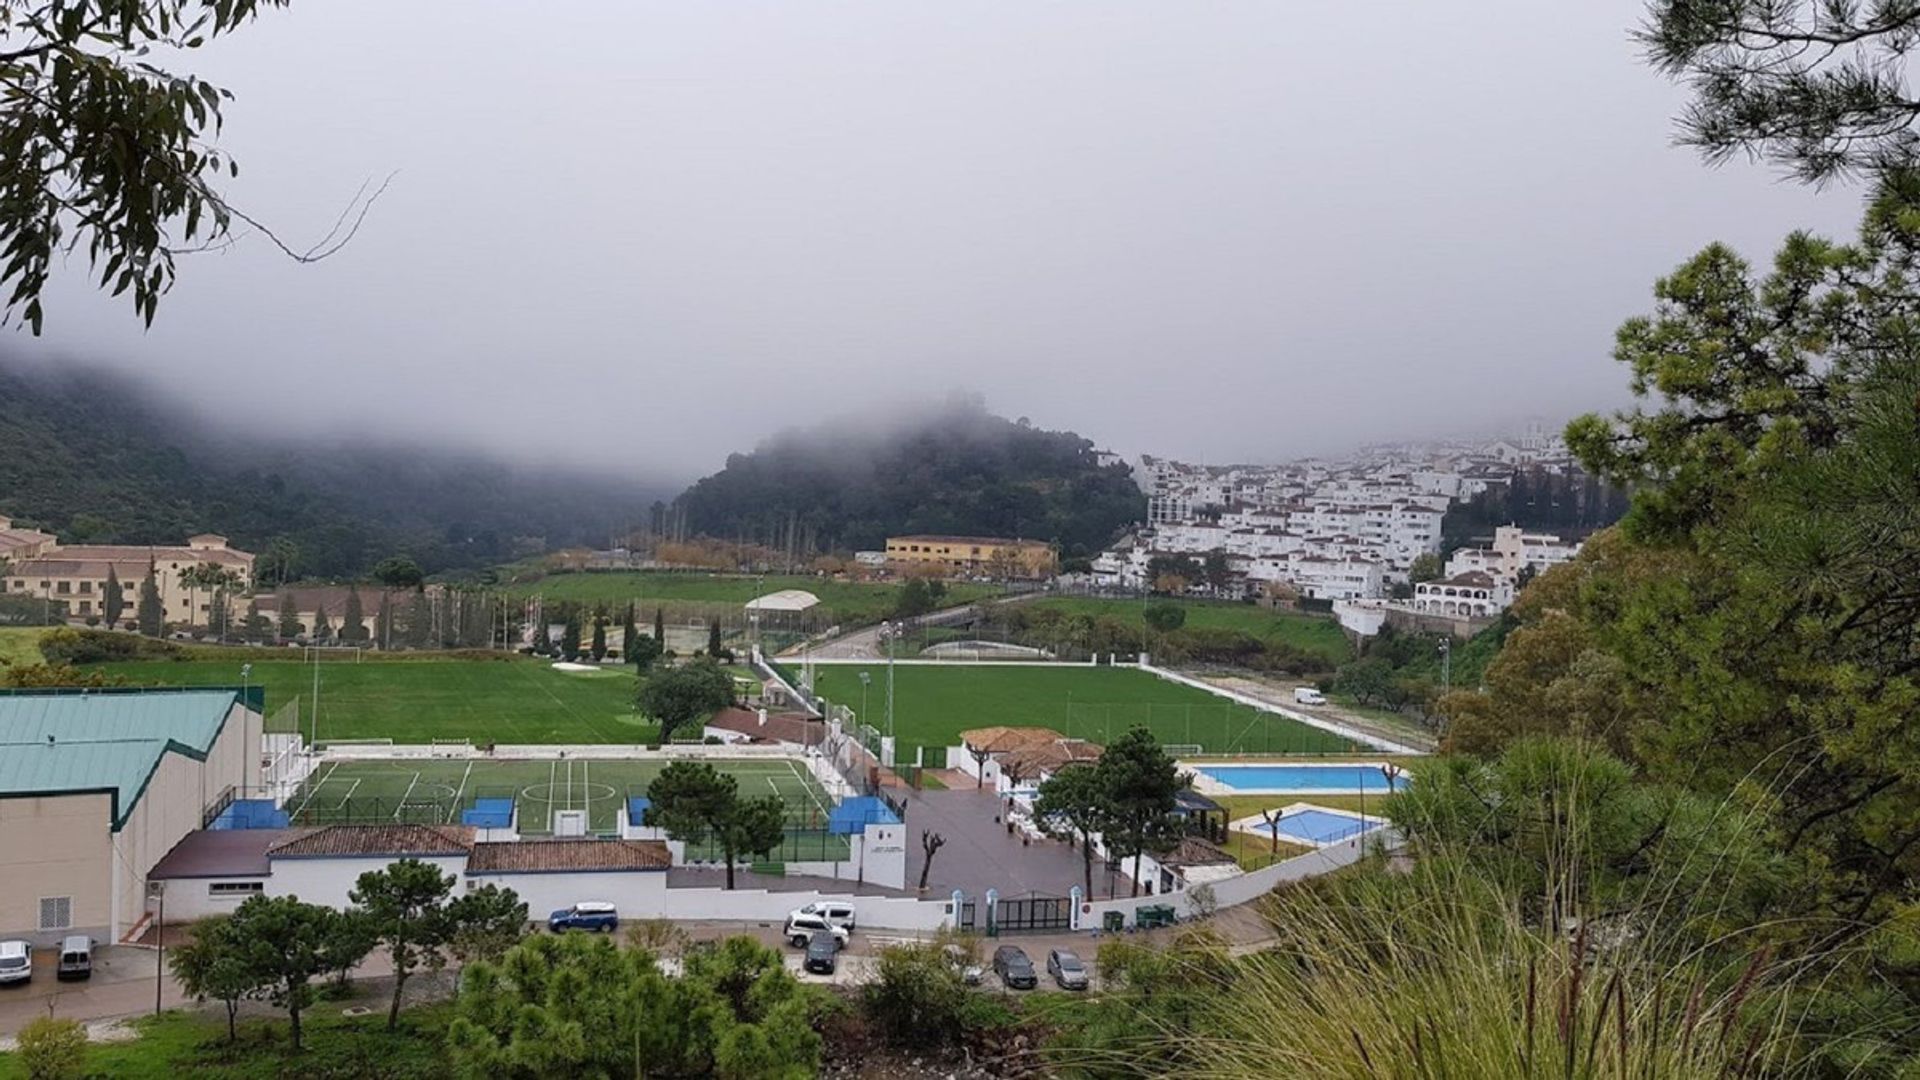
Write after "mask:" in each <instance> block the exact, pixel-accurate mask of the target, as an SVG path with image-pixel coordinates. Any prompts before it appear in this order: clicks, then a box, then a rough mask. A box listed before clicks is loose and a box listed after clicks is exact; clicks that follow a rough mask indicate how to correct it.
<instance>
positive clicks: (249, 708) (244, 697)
mask: <svg viewBox="0 0 1920 1080" xmlns="http://www.w3.org/2000/svg"><path fill="white" fill-rule="evenodd" d="M252 677H253V665H252V664H241V665H240V708H241V718H240V797H241V798H246V795H247V771H248V770H247V729H248V728H250V727H252V726H253V724H252V723H251V721H250V720H249V719H248V718H247V715H246V714H248V713H251V712H253V696H252V694H251V693H250V691H251V689H252V684H251V682H250V681H249V680H251V679H252ZM260 711H261V713H262V717H261V719H262V722H263V723H264V721H265V713H266V710H265V709H264V708H263V709H261V710H260ZM262 734H265V732H264V731H263V732H262Z"/></svg>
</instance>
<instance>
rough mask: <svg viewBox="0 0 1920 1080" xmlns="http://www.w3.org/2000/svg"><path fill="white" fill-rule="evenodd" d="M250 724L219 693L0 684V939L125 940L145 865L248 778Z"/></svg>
mask: <svg viewBox="0 0 1920 1080" xmlns="http://www.w3.org/2000/svg"><path fill="white" fill-rule="evenodd" d="M260 731H261V728H260V713H259V711H258V709H257V707H255V708H249V707H248V705H247V703H245V702H243V701H242V700H241V692H240V691H238V690H232V689H227V690H209V689H193V690H128V691H121V690H89V691H77V690H75V691H36V692H32V693H26V692H16V693H0V937H24V938H28V939H30V940H33V941H35V942H40V943H52V942H55V941H57V940H58V939H59V938H61V937H62V936H64V935H67V934H86V935H88V936H90V937H93V938H95V939H97V940H100V941H104V942H117V941H120V940H121V939H122V938H123V937H126V936H128V935H129V934H130V933H131V932H132V931H134V930H135V928H136V927H138V926H139V925H140V923H141V921H142V919H143V918H144V917H145V916H146V915H147V914H148V912H149V904H148V896H147V872H148V871H149V870H151V869H152V868H153V866H154V864H156V863H158V862H159V861H160V859H161V857H162V856H164V855H165V854H166V853H167V852H168V851H169V850H170V849H171V848H172V847H173V846H174V845H175V844H177V843H179V841H180V840H181V838H183V837H185V836H186V835H187V834H188V833H190V832H193V831H194V830H196V829H198V828H200V827H201V824H202V823H203V821H204V820H205V819H206V818H207V816H208V814H207V812H208V811H209V810H210V809H211V808H214V807H215V806H217V805H218V803H219V802H220V800H221V799H222V796H223V795H224V794H226V793H228V792H229V790H230V789H234V788H242V789H244V788H246V787H257V786H258V785H259V782H260V738H261V735H260Z"/></svg>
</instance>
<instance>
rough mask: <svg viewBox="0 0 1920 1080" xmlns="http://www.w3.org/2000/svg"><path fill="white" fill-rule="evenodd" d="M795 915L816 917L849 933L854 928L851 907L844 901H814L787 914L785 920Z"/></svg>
mask: <svg viewBox="0 0 1920 1080" xmlns="http://www.w3.org/2000/svg"><path fill="white" fill-rule="evenodd" d="M796 915H818V916H820V917H821V918H823V919H825V920H827V921H828V922H829V923H832V924H833V925H835V926H844V927H846V928H847V929H848V930H849V931H851V930H852V929H853V926H854V914H853V905H852V904H849V903H847V902H846V901H845V900H815V901H814V902H813V903H811V904H808V905H807V906H806V907H797V908H794V909H793V910H792V911H789V912H787V918H789V919H791V918H793V917H794V916H796Z"/></svg>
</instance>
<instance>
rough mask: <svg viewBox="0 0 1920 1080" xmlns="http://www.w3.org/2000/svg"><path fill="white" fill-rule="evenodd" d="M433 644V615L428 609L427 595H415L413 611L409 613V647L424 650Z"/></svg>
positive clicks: (420, 593)
mask: <svg viewBox="0 0 1920 1080" xmlns="http://www.w3.org/2000/svg"><path fill="white" fill-rule="evenodd" d="M431 644H433V613H432V612H431V611H429V610H428V608H427V594H426V593H424V592H417V593H414V594H413V604H412V606H411V610H409V611H408V612H407V647H408V648H410V649H424V648H426V647H427V646H429V645H431Z"/></svg>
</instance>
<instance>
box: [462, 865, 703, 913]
mask: <svg viewBox="0 0 1920 1080" xmlns="http://www.w3.org/2000/svg"><path fill="white" fill-rule="evenodd" d="M485 885H498V886H499V887H501V888H503V889H512V890H513V891H514V892H515V893H518V894H519V896H520V899H522V900H524V901H526V904H527V918H528V919H531V920H533V921H534V922H539V923H544V922H546V920H547V916H548V915H550V914H552V913H553V912H555V911H558V910H560V909H561V908H565V907H572V906H573V905H574V904H577V903H579V902H580V901H582V900H604V901H606V902H608V903H610V904H612V905H613V906H614V907H615V908H616V909H618V910H619V912H620V917H621V918H622V919H651V918H657V917H659V914H660V913H661V912H662V911H665V910H666V908H667V900H666V894H667V874H666V871H664V870H616V871H600V872H596V873H582V872H578V871H568V872H559V873H517V874H516V873H479V874H467V875H466V876H465V880H464V884H463V885H462V886H461V888H462V889H464V890H466V891H469V892H470V891H472V890H474V889H478V888H480V887H482V886H485Z"/></svg>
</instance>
